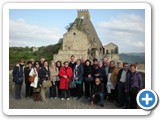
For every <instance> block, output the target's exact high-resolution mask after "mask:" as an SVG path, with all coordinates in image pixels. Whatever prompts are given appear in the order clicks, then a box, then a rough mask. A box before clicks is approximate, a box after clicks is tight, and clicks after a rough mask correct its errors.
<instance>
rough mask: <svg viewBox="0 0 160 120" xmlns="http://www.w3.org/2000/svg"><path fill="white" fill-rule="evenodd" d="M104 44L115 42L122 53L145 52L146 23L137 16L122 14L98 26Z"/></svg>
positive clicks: (101, 22) (99, 23)
mask: <svg viewBox="0 0 160 120" xmlns="http://www.w3.org/2000/svg"><path fill="white" fill-rule="evenodd" d="M96 26H97V31H99V33H100V34H99V37H100V39H101V41H102V43H103V44H108V43H109V42H113V43H115V44H117V45H118V46H119V49H120V52H144V50H145V49H144V47H145V21H144V18H143V17H142V16H140V15H136V14H120V15H118V16H116V17H111V18H110V19H109V20H106V21H105V20H104V21H100V22H98V23H97V24H96Z"/></svg>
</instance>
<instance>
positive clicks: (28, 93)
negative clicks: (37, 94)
mask: <svg viewBox="0 0 160 120" xmlns="http://www.w3.org/2000/svg"><path fill="white" fill-rule="evenodd" d="M31 69H32V62H31V61H28V62H27V67H25V69H24V75H25V84H26V91H25V93H26V95H25V96H26V98H29V97H31V96H32V94H33V89H32V87H31V86H30V84H31V82H30V81H29V73H30V71H31Z"/></svg>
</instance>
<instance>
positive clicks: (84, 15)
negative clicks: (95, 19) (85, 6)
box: [77, 10, 90, 19]
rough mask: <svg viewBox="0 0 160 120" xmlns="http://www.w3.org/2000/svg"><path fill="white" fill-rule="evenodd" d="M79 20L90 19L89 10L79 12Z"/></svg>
mask: <svg viewBox="0 0 160 120" xmlns="http://www.w3.org/2000/svg"><path fill="white" fill-rule="evenodd" d="M77 18H79V19H90V14H89V11H88V10H78V11H77Z"/></svg>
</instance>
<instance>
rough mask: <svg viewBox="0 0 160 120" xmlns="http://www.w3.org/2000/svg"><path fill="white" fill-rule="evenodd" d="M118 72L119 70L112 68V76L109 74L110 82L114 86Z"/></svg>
mask: <svg viewBox="0 0 160 120" xmlns="http://www.w3.org/2000/svg"><path fill="white" fill-rule="evenodd" d="M118 72H119V68H118V67H114V69H113V71H112V74H111V77H110V78H111V80H112V83H113V84H114V85H116V84H117V75H118Z"/></svg>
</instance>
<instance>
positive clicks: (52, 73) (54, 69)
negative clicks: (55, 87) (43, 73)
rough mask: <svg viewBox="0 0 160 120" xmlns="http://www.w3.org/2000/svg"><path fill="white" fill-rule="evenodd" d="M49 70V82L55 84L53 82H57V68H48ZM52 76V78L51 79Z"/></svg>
mask: <svg viewBox="0 0 160 120" xmlns="http://www.w3.org/2000/svg"><path fill="white" fill-rule="evenodd" d="M49 69H50V77H51V80H52V81H53V82H55V81H56V80H57V77H58V72H59V70H58V68H57V67H55V68H52V67H49ZM52 75H53V76H54V77H53V76H52Z"/></svg>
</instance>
